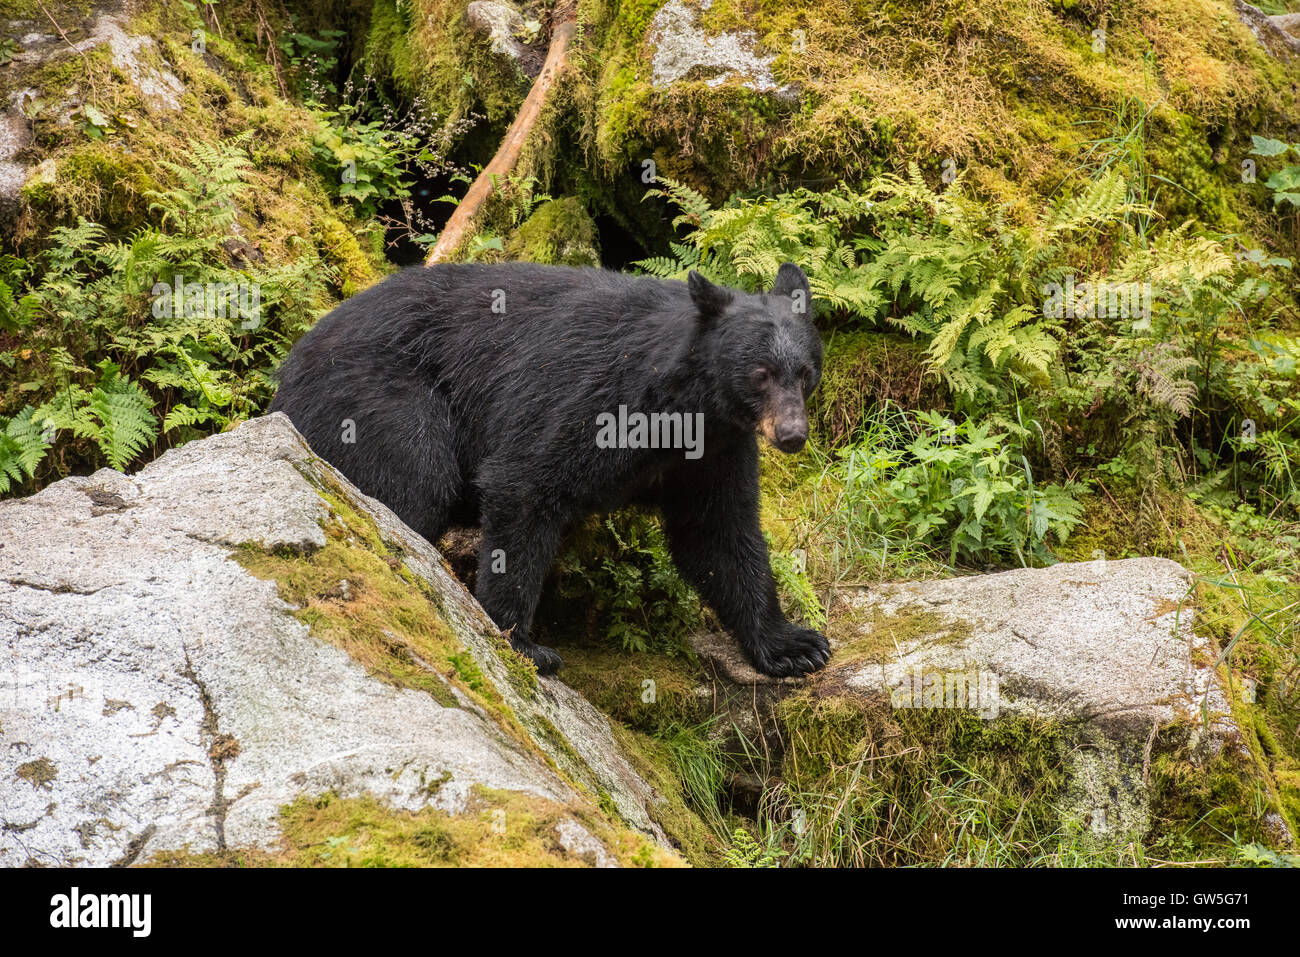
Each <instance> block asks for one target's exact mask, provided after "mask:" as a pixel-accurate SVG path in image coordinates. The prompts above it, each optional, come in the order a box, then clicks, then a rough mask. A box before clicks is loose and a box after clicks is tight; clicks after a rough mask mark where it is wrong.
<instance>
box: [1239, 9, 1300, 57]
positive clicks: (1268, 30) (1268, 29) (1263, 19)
mask: <svg viewBox="0 0 1300 957" xmlns="http://www.w3.org/2000/svg"><path fill="white" fill-rule="evenodd" d="M1233 5H1234V6H1235V8H1236V10H1237V16H1238V17H1240V18H1241V22H1242V23H1244V24H1246V26H1247V27H1249V28H1250V32H1251V33H1253V34H1254V35H1255V39H1256V40H1258V41H1259V44H1260V46H1262V47H1263V48H1264V49H1265V50H1267V51H1268V52H1269V53H1270V54H1272V55H1273V56H1274V57H1278V58H1284V57H1285V58H1290V57H1294V56H1296V55H1297V54H1300V14H1295V13H1283V14H1278V15H1277V16H1269V15H1268V14H1267V13H1265V12H1264V11H1263V10H1261V9H1259V7H1256V6H1254V5H1252V4H1249V3H1246V2H1245V0H1234V2H1233Z"/></svg>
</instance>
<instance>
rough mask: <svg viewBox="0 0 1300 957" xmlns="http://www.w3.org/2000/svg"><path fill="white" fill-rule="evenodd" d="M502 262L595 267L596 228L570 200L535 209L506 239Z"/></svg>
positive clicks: (574, 200) (597, 259) (597, 262)
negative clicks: (514, 260) (504, 255)
mask: <svg viewBox="0 0 1300 957" xmlns="http://www.w3.org/2000/svg"><path fill="white" fill-rule="evenodd" d="M506 258H508V259H518V260H523V261H524V262H534V263H543V264H545V265H550V266H599V265H600V237H599V235H598V234H597V232H596V224H595V223H594V222H593V221H592V218H591V216H590V215H589V214H588V213H587V211H586V209H584V208H583V206H582V202H581V201H580V200H579V199H578V198H577V197H574V196H566V197H564V198H563V199H552V200H548V201H547V202H545V203H542V204H541V205H540V206H538V207H537V209H535V210H534V211H533V213H532V215H530V216H529V217H528V219H526V220H524V223H523V225H522V226H520V227H519V228H518V229H517V230H516V231H515V233H514V235H513V236H511V237H510V241H509V242H508V243H507V244H506Z"/></svg>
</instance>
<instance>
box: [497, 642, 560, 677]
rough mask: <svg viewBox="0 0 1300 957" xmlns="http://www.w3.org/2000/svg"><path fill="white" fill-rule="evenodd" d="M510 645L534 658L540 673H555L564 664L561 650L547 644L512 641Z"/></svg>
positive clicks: (526, 655)
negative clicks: (548, 646)
mask: <svg viewBox="0 0 1300 957" xmlns="http://www.w3.org/2000/svg"><path fill="white" fill-rule="evenodd" d="M510 645H511V647H513V648H514V649H515V651H517V652H519V653H520V654H521V655H524V656H525V657H527V658H531V659H533V664H535V665H536V666H537V673H538V674H539V675H553V674H555V673H556V672H557V671H559V670H560V666H561V665H563V664H564V659H563V658H561V657H560V655H559V652H557V651H555V649H553V648H547V647H546V646H545V645H537V644H534V643H533V642H531V641H512V642H511V643H510Z"/></svg>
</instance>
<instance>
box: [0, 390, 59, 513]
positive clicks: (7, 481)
mask: <svg viewBox="0 0 1300 957" xmlns="http://www.w3.org/2000/svg"><path fill="white" fill-rule="evenodd" d="M35 411H36V410H35V409H33V408H32V407H31V406H30V405H28V406H24V407H23V409H22V410H21V411H20V412H19V413H18V414H17V415H15V416H13V417H12V418H8V419H6V418H4V417H3V416H0V494H2V493H5V492H8V491H9V489H10V487H11V483H13V482H21V481H22V480H23V477H24V476H26V477H27V478H31V477H32V476H33V475H35V474H36V466H38V465H39V464H40V463H41V459H43V458H44V457H45V453H46V451H48V450H49V447H50V443H49V442H47V441H46V438H45V429H44V428H43V425H42V424H41V423H40V422H39V420H37V419H36V418H35Z"/></svg>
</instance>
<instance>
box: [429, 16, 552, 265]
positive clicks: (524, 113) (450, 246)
mask: <svg viewBox="0 0 1300 957" xmlns="http://www.w3.org/2000/svg"><path fill="white" fill-rule="evenodd" d="M576 29H577V8H576V5H575V6H571V7H570V8H569V10H568V12H567V13H566V14H565V15H564V18H563V19H562V20H561V21H560V22H559V23H557V24H556V25H555V29H554V30H552V31H551V46H550V49H548V50H547V51H546V62H545V63H543V64H542V72H541V73H539V74H537V79H536V80H534V81H533V86H532V89H530V90H529V91H528V96H526V97H525V98H524V102H523V105H522V106H521V107H519V113H518V115H516V116H515V120H514V122H513V123H511V124H510V129H509V130H507V131H506V135H505V139H503V140H502V141H501V146H500V147H498V148H497V152H496V155H495V156H493V157H492V162H490V163H488V164H487V166H485V167H483V171H482V172H481V173H479V174H478V178H477V179H476V180H474V182H473V184H472V185H471V186H470V188H469V192H467V193H466V194H465V198H464V199H462V200H461V201H460V205H458V206H457V207H456V211H455V212H454V213H452V214H451V218H450V219H449V220H447V225H446V226H445V227H444V228H443V230H442V233H441V234H440V235H439V236H438V241H437V243H435V244H434V247H433V249H432V250H430V251H429V256H428V258H427V259H426V260H425V261H424V264H425V265H426V266H432V265H433V264H434V263H438V262H445V261H446V260H447V259H449V258H451V255H452V254H453V253H454V252H456V250H457V249H459V248H460V246H461V244H462V243H464V241H465V239H466V237H467V235H468V234H469V231H470V226H471V224H472V223H473V221H474V217H475V216H477V215H478V213H479V210H481V209H482V208H483V204H484V203H485V202H487V199H488V197H489V196H491V195H492V191H493V190H494V189H496V185H497V182H498V181H499V180H501V179H504V178H505V177H506V176H508V175H510V172H511V171H512V170H513V169H514V168H515V164H516V163H517V162H519V154H520V152H521V151H522V150H523V148H524V141H525V140H527V139H528V134H529V133H530V132H531V131H532V129H533V127H534V126H535V125H536V124H537V118H538V117H539V116H541V115H542V107H543V106H544V105H545V104H546V98H547V97H548V96H549V95H550V93H551V89H552V88H553V87H554V86H555V81H556V79H558V78H559V75H560V73H561V71H563V69H564V67H565V65H566V64H567V63H568V59H569V41H570V40H572V39H573V34H574V31H575V30H576Z"/></svg>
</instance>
